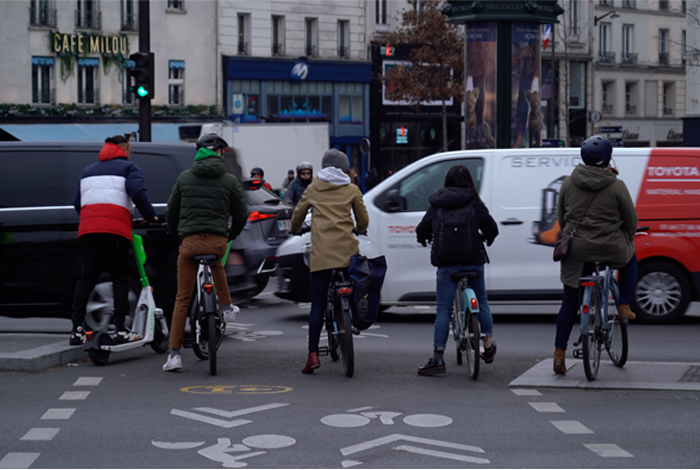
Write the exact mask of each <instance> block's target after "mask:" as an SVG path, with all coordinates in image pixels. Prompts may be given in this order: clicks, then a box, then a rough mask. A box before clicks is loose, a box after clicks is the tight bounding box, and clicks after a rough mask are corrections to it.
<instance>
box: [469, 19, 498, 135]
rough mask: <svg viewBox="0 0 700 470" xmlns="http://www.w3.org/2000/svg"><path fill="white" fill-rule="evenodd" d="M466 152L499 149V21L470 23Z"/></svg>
mask: <svg viewBox="0 0 700 470" xmlns="http://www.w3.org/2000/svg"><path fill="white" fill-rule="evenodd" d="M466 28H467V31H466V41H467V44H466V47H467V70H466V73H465V77H466V89H465V94H464V105H465V114H466V148H468V149H485V148H496V138H495V135H496V45H497V34H498V33H497V26H496V22H495V21H486V22H476V23H467V25H466Z"/></svg>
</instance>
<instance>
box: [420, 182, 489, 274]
mask: <svg viewBox="0 0 700 470" xmlns="http://www.w3.org/2000/svg"><path fill="white" fill-rule="evenodd" d="M428 200H429V201H430V207H429V208H428V210H427V211H426V213H425V215H424V216H423V219H422V220H421V221H420V223H419V224H418V226H417V227H416V238H417V239H418V242H419V243H422V242H427V241H430V240H432V239H433V236H434V234H433V219H434V218H435V217H436V216H437V211H438V208H443V209H458V208H460V207H461V208H464V210H467V209H466V208H467V207H468V206H470V205H473V206H474V210H475V212H476V217H477V218H478V219H479V220H478V227H479V230H481V233H483V235H484V240H485V241H486V243H487V244H488V245H491V243H493V240H494V239H495V238H496V237H497V236H498V225H497V224H496V221H495V220H493V217H491V214H489V210H488V209H487V208H486V206H485V205H484V203H483V202H482V201H481V199H480V198H479V197H478V196H477V194H476V193H475V192H474V191H473V190H472V189H469V188H457V187H448V188H442V189H440V190H438V191H436V192H435V193H434V194H433V195H432V196H430V198H429V199H428ZM447 249H448V250H449V247H448V248H447ZM467 261H468V262H466V263H464V265H478V264H484V263H485V262H486V257H485V255H484V251H483V250H479V251H478V252H477V254H476V256H475V257H474V258H473V259H471V260H467ZM430 263H431V264H432V265H433V266H437V267H442V266H451V265H449V264H445V263H442V262H440V261H439V260H438V259H437V256H436V255H435V251H434V250H431V251H430Z"/></svg>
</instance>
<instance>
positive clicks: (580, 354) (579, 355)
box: [573, 349, 583, 359]
mask: <svg viewBox="0 0 700 470" xmlns="http://www.w3.org/2000/svg"><path fill="white" fill-rule="evenodd" d="M573 354H574V359H583V349H574V353H573Z"/></svg>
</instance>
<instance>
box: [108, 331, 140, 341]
mask: <svg viewBox="0 0 700 470" xmlns="http://www.w3.org/2000/svg"><path fill="white" fill-rule="evenodd" d="M112 339H114V344H124V343H131V342H132V341H138V340H140V339H141V335H139V334H138V333H134V332H133V331H129V330H127V329H123V330H119V331H117V333H116V334H115V335H114V336H113V337H112Z"/></svg>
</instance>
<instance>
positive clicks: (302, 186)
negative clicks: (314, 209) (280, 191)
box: [284, 175, 313, 206]
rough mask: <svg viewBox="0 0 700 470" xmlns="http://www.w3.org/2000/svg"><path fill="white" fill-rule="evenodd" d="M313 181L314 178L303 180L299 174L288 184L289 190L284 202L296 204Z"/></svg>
mask: <svg viewBox="0 0 700 470" xmlns="http://www.w3.org/2000/svg"><path fill="white" fill-rule="evenodd" d="M312 181H313V179H312V178H309V179H308V180H303V179H301V177H300V176H299V175H297V177H296V178H294V179H293V180H292V181H290V182H289V184H288V185H287V188H286V189H287V192H286V193H285V195H284V203H285V204H289V205H290V206H296V205H297V203H298V202H299V200H300V199H301V196H302V194H304V191H306V188H308V187H309V185H310V184H311V182H312Z"/></svg>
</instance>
